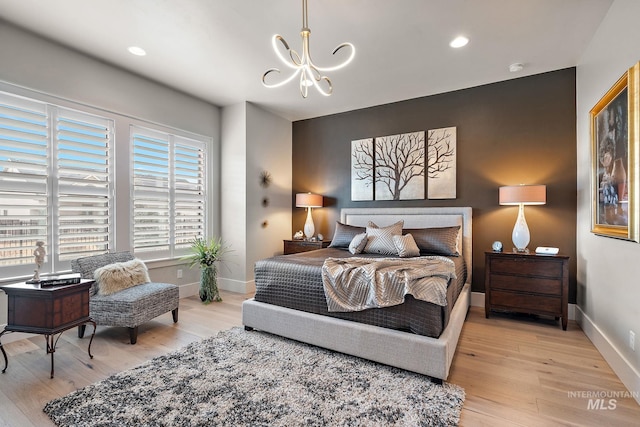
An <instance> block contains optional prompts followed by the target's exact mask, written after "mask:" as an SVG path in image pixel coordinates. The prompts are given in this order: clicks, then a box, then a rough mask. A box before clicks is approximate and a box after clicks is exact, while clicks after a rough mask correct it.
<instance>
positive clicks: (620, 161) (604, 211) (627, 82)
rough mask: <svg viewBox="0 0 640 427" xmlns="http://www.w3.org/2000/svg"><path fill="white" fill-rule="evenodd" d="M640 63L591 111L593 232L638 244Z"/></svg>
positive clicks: (639, 227)
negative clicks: (639, 93)
mask: <svg viewBox="0 0 640 427" xmlns="http://www.w3.org/2000/svg"><path fill="white" fill-rule="evenodd" d="M639 91H640V62H638V63H637V64H635V65H634V66H633V67H631V68H630V69H629V70H628V71H627V72H625V73H624V75H623V76H622V77H621V78H620V79H619V80H618V81H617V82H616V83H615V84H614V85H613V87H611V89H609V91H608V92H607V93H606V94H605V95H604V96H603V97H602V99H600V101H598V103H597V104H596V105H595V106H594V107H593V108H592V109H591V111H590V117H591V144H592V155H591V165H592V166H591V175H592V183H593V184H592V186H591V188H592V189H593V190H592V191H593V194H592V197H593V199H592V200H593V209H592V210H591V211H592V227H591V232H592V233H594V234H598V235H601V236H607V237H615V238H620V239H626V240H631V241H634V242H638V241H639V238H640V236H639V233H640V231H639V229H640V226H639V224H638V221H639V219H638V178H637V177H638V175H637V174H638V170H637V168H638V163H639V162H640V152H639V151H640V135H639V134H638V132H640V100H639V98H640V97H639V95H638V92H639Z"/></svg>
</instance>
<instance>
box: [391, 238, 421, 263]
mask: <svg viewBox="0 0 640 427" xmlns="http://www.w3.org/2000/svg"><path fill="white" fill-rule="evenodd" d="M393 244H394V245H395V247H396V250H397V251H398V256H399V257H400V258H408V257H414V256H420V248H418V245H417V244H416V241H415V240H414V239H413V236H412V235H411V234H405V235H404V236H393Z"/></svg>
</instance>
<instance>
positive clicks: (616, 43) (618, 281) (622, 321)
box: [576, 0, 640, 393]
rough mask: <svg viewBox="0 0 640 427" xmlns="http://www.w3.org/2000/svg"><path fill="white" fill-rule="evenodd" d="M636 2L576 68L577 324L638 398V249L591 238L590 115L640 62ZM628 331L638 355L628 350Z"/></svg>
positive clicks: (623, 3) (631, 0)
mask: <svg viewBox="0 0 640 427" xmlns="http://www.w3.org/2000/svg"><path fill="white" fill-rule="evenodd" d="M638 17H640V2H639V1H637V0H616V1H615V2H614V3H613V5H612V6H611V8H610V10H609V12H608V14H607V16H606V17H605V19H604V20H603V22H602V24H601V25H600V27H599V29H598V31H597V32H596V34H595V35H594V37H593V39H592V40H591V42H590V44H589V46H588V48H587V50H586V51H585V53H584V55H583V57H582V58H581V60H580V62H579V64H578V67H577V97H578V100H577V113H578V121H577V127H578V128H577V134H578V141H577V144H578V146H577V155H578V224H577V225H578V227H577V228H578V232H577V254H578V260H577V262H578V264H577V267H578V270H577V281H578V290H577V291H578V294H577V305H578V309H577V313H576V318H577V320H578V321H579V323H580V325H581V327H582V328H583V330H584V331H585V332H586V333H587V335H588V336H589V338H590V339H591V340H592V341H593V342H594V344H595V345H596V347H597V348H598V350H599V351H600V352H601V353H602V354H603V356H604V357H605V359H606V360H607V362H608V363H609V364H610V365H611V367H612V368H613V369H614V370H615V371H616V373H617V374H618V376H619V377H620V378H621V380H622V381H623V382H624V383H625V385H626V386H627V387H628V388H629V390H632V391H636V392H638V393H640V309H639V307H640V282H639V281H638V277H640V244H638V243H631V242H626V241H622V240H616V239H612V238H607V237H600V236H596V235H594V234H592V233H591V232H590V230H591V204H592V199H591V168H590V165H591V137H590V119H589V111H590V110H591V108H593V106H594V105H595V104H596V102H597V101H598V100H599V99H600V98H601V97H602V96H603V95H604V94H605V93H606V92H607V91H608V90H609V88H610V87H611V86H612V85H613V84H614V83H615V82H616V81H617V80H618V79H619V78H620V76H622V74H623V73H624V72H625V71H626V70H627V69H629V68H630V67H631V66H632V65H634V64H635V63H636V62H638V60H640V43H639V41H640V25H638ZM629 330H633V331H635V333H636V349H635V351H632V350H631V349H630V347H629V346H628V342H629Z"/></svg>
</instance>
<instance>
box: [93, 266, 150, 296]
mask: <svg viewBox="0 0 640 427" xmlns="http://www.w3.org/2000/svg"><path fill="white" fill-rule="evenodd" d="M94 279H95V280H96V284H97V285H98V294H99V295H111V294H114V293H116V292H119V291H122V290H124V289H128V288H131V287H133V286H137V285H141V284H143V283H148V282H150V281H151V280H150V279H149V271H148V270H147V266H146V265H145V264H144V262H142V261H141V260H139V259H138V258H135V259H132V260H131V261H126V262H116V263H113V264H109V265H105V266H104V267H100V268H98V269H97V270H96V271H95V273H94Z"/></svg>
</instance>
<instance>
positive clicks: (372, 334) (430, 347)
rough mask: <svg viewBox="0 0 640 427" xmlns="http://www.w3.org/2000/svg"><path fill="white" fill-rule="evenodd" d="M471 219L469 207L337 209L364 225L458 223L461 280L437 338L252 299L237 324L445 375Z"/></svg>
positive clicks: (462, 311) (459, 321)
mask: <svg viewBox="0 0 640 427" xmlns="http://www.w3.org/2000/svg"><path fill="white" fill-rule="evenodd" d="M471 219H472V211H471V208H469V207H451V208H449V207H447V208H347V209H343V210H342V211H341V216H340V222H342V223H344V224H349V225H353V226H366V225H367V223H368V222H369V221H373V222H375V223H376V224H378V225H380V226H386V225H388V224H393V223H395V222H397V221H399V220H403V221H404V228H414V229H415V228H431V227H450V226H460V227H461V232H460V233H459V237H458V238H459V244H458V248H459V252H460V253H461V256H462V259H464V262H465V264H466V266H467V274H466V280H465V283H463V284H461V289H460V292H459V295H458V297H457V299H456V300H455V304H453V306H452V307H451V308H450V310H449V311H448V318H447V321H446V326H444V329H443V330H442V332H441V333H440V335H439V336H438V337H437V338H434V337H428V336H424V335H419V334H415V333H411V332H405V331H402V330H395V329H389V328H386V327H380V326H374V325H371V324H367V323H359V322H356V321H352V320H345V319H341V318H336V317H331V316H326V315H323V314H318V313H311V312H307V311H301V310H296V309H293V308H289V307H282V306H279V305H275V304H270V303H266V302H259V301H256V300H255V299H251V300H247V301H245V302H244V303H243V305H242V321H243V324H244V326H245V328H246V329H247V330H251V329H258V330H262V331H265V332H269V333H273V334H276V335H280V336H284V337H287V338H291V339H295V340H298V341H302V342H306V343H309V344H312V345H317V346H320V347H324V348H328V349H331V350H335V351H339V352H342V353H346V354H351V355H354V356H358V357H362V358H365V359H369V360H373V361H375V362H379V363H383V364H387V365H391V366H395V367H398V368H401V369H406V370H409V371H413V372H417V373H420V374H424V375H428V376H430V377H433V378H436V379H439V380H446V379H447V377H448V375H449V369H450V367H451V362H452V360H453V356H454V353H455V349H456V346H457V342H458V338H459V336H460V331H461V329H462V325H463V323H464V320H465V317H466V314H467V311H468V308H469V303H470V283H471V271H472V263H471V261H472V256H471V255H472V253H471V236H472V234H471V232H472V221H471ZM286 257H288V255H287V256H286Z"/></svg>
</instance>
